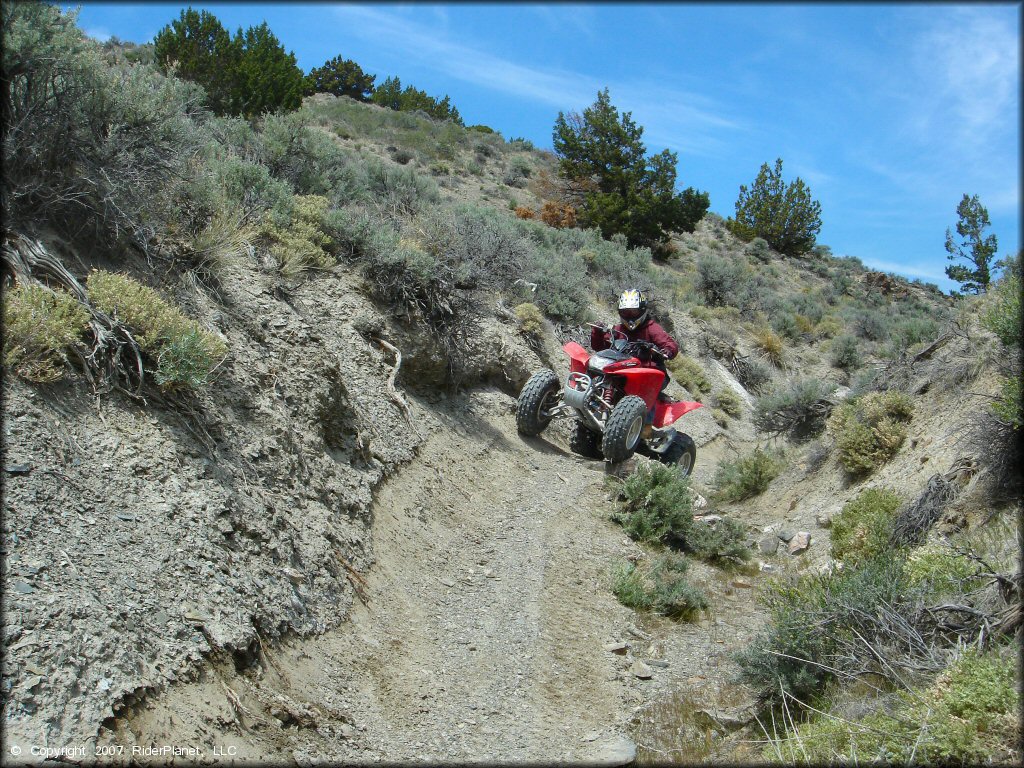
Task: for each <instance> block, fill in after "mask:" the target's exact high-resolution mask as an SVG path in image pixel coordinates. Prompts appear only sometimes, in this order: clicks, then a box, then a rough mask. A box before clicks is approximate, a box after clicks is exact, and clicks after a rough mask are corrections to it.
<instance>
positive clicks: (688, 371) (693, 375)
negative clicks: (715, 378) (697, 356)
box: [667, 355, 711, 400]
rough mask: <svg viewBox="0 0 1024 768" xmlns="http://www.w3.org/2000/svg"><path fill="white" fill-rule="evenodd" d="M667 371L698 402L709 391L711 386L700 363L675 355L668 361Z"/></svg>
mask: <svg viewBox="0 0 1024 768" xmlns="http://www.w3.org/2000/svg"><path fill="white" fill-rule="evenodd" d="M667 366H668V369H669V371H670V372H671V374H672V375H673V376H674V377H675V380H676V382H677V383H678V384H680V385H681V386H683V387H685V388H686V391H687V392H689V393H690V394H691V395H693V397H694V399H696V400H700V399H701V398H702V397H703V396H704V394H705V393H707V392H710V391H711V384H710V382H708V379H707V376H705V375H704V369H703V368H701V367H700V363H698V362H697V361H696V360H694V359H693V358H690V357H684V356H683V355H676V356H675V357H674V358H672V359H671V360H669V361H668V363H667Z"/></svg>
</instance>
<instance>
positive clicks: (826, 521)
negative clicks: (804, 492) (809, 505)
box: [814, 515, 832, 528]
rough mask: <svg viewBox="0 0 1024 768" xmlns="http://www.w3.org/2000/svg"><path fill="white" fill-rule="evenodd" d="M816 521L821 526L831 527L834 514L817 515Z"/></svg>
mask: <svg viewBox="0 0 1024 768" xmlns="http://www.w3.org/2000/svg"><path fill="white" fill-rule="evenodd" d="M814 522H816V523H817V524H818V527H819V528H831V527H832V515H815V516H814Z"/></svg>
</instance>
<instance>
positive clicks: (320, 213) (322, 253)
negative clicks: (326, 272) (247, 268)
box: [260, 195, 335, 277]
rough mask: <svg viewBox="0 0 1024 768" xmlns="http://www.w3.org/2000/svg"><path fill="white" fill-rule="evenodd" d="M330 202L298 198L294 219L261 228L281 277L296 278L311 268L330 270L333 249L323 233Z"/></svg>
mask: <svg viewBox="0 0 1024 768" xmlns="http://www.w3.org/2000/svg"><path fill="white" fill-rule="evenodd" d="M329 205H330V201H329V200H328V199H327V198H326V197H320V196H318V195H296V196H295V199H294V208H293V209H292V218H291V221H290V222H289V224H288V225H287V226H280V225H278V224H276V223H275V222H274V220H273V219H272V218H271V217H267V218H266V219H264V221H263V222H262V224H261V228H260V231H261V234H262V235H264V236H265V237H266V238H267V239H268V240H269V241H270V249H269V250H270V255H271V256H273V257H274V260H275V261H276V262H277V266H278V268H279V269H280V270H281V274H282V275H285V276H286V277H294V276H296V275H298V274H300V273H302V272H303V271H304V270H307V269H310V268H317V269H327V268H329V267H332V266H334V264H335V259H334V256H332V255H331V254H330V253H329V252H328V249H329V248H332V247H333V244H332V242H331V238H330V235H328V234H327V233H326V232H325V231H324V216H325V214H326V213H327V208H328V206H329Z"/></svg>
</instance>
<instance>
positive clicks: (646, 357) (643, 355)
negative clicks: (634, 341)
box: [636, 346, 651, 362]
mask: <svg viewBox="0 0 1024 768" xmlns="http://www.w3.org/2000/svg"><path fill="white" fill-rule="evenodd" d="M636 356H637V357H638V358H639V359H640V360H643V361H644V362H648V361H650V359H651V348H650V347H648V346H641V347H640V348H639V349H638V350H637V351H636Z"/></svg>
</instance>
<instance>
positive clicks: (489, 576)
mask: <svg viewBox="0 0 1024 768" xmlns="http://www.w3.org/2000/svg"><path fill="white" fill-rule="evenodd" d="M484 578H487V579H493V578H494V571H493V570H492V569H491V568H484Z"/></svg>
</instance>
